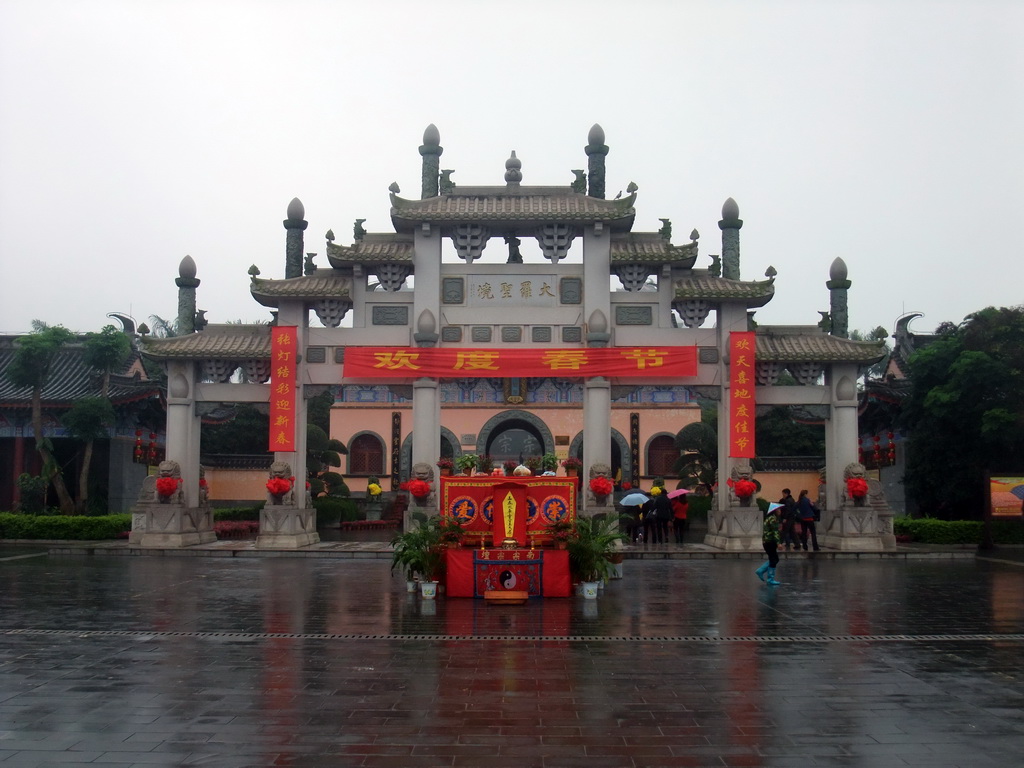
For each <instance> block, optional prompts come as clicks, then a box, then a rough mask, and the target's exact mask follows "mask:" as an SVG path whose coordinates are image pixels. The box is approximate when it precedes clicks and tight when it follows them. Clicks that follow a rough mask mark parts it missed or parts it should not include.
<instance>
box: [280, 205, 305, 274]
mask: <svg viewBox="0 0 1024 768" xmlns="http://www.w3.org/2000/svg"><path fill="white" fill-rule="evenodd" d="M305 215H306V209H305V207H304V206H303V205H302V201H301V200H299V198H297V197H295V198H292V201H291V202H290V203H288V218H287V219H285V220H284V228H285V231H286V232H287V233H288V234H287V236H286V238H285V246H284V276H285V277H286V278H291V277H302V253H303V245H302V233H303V232H304V231H305V229H306V227H307V226H308V224H307V223H306V221H305V219H304V218H303V217H304V216H305Z"/></svg>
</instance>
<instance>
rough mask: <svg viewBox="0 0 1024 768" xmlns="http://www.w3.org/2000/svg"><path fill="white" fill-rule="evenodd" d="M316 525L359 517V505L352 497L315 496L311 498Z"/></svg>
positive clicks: (348, 520) (347, 520) (332, 523)
mask: <svg viewBox="0 0 1024 768" xmlns="http://www.w3.org/2000/svg"><path fill="white" fill-rule="evenodd" d="M313 508H314V509H315V510H316V524H317V526H324V525H334V524H336V523H338V522H339V521H340V522H345V523H347V522H351V521H353V520H358V519H359V507H358V506H357V505H356V502H355V501H353V500H352V499H344V498H338V497H336V496H317V497H316V498H315V499H313Z"/></svg>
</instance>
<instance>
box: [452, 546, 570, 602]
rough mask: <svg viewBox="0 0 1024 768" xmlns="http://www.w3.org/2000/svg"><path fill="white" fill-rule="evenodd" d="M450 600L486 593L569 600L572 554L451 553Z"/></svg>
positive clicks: (544, 551) (539, 551)
mask: <svg viewBox="0 0 1024 768" xmlns="http://www.w3.org/2000/svg"><path fill="white" fill-rule="evenodd" d="M446 565H447V570H446V573H445V593H446V594H447V595H448V597H483V596H484V593H485V592H491V591H513V590H522V591H524V592H528V593H529V596H530V597H569V596H570V594H571V593H572V581H571V579H570V578H569V553H568V552H566V551H564V550H559V549H534V550H530V549H479V548H478V549H470V548H468V547H464V548H460V549H449V550H447V557H446Z"/></svg>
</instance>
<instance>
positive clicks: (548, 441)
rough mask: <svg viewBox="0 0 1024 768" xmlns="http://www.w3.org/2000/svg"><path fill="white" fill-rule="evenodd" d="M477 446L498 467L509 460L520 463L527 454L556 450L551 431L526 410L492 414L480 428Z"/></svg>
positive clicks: (537, 454) (536, 454) (540, 453)
mask: <svg viewBox="0 0 1024 768" xmlns="http://www.w3.org/2000/svg"><path fill="white" fill-rule="evenodd" d="M476 445H477V451H478V452H479V453H483V454H487V455H489V456H490V457H491V458H492V459H494V463H495V465H498V466H500V464H501V462H503V461H507V460H508V459H512V460H514V461H517V462H521V461H523V460H525V459H526V458H527V457H529V456H543V455H544V454H545V453H554V452H555V441H554V438H553V437H552V436H551V430H549V429H548V427H547V425H546V424H545V423H544V422H543V421H541V420H540V419H539V418H537V417H536V416H535V415H534V414H532V413H529V412H527V411H504V412H502V413H498V414H495V415H494V416H492V417H491V418H490V419H488V420H487V423H485V424H484V425H483V427H481V429H480V432H479V434H477V439H476Z"/></svg>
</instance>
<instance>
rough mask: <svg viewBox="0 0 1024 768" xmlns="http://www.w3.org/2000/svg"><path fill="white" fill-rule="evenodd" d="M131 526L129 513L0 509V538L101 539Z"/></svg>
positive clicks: (111, 537) (115, 535) (122, 531)
mask: <svg viewBox="0 0 1024 768" xmlns="http://www.w3.org/2000/svg"><path fill="white" fill-rule="evenodd" d="M131 529H132V516H131V515H103V516H100V517H93V516H85V515H16V514H13V513H10V512H0V539H60V540H62V541H102V540H105V539H116V538H117V537H118V535H119V534H122V533H125V532H127V531H130V530H131Z"/></svg>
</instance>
